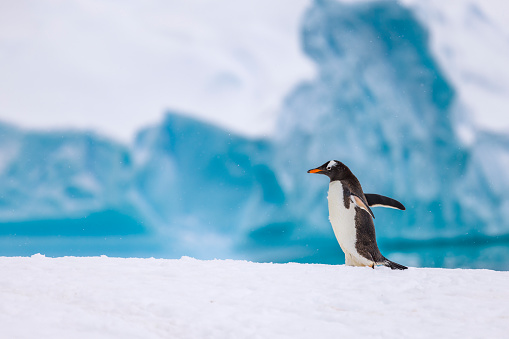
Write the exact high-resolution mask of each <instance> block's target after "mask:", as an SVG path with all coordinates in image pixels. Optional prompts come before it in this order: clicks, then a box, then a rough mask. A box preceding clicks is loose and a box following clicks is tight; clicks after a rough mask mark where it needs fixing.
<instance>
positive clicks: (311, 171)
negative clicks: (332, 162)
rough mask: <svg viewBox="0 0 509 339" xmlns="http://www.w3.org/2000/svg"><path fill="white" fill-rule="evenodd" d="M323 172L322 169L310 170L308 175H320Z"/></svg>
mask: <svg viewBox="0 0 509 339" xmlns="http://www.w3.org/2000/svg"><path fill="white" fill-rule="evenodd" d="M320 172H323V171H322V170H321V169H320V168H315V169H310V170H309V171H308V173H320Z"/></svg>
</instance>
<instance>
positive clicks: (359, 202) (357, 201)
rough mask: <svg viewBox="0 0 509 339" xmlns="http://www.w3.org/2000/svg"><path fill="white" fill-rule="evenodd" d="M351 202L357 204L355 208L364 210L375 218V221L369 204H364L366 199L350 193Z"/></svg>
mask: <svg viewBox="0 0 509 339" xmlns="http://www.w3.org/2000/svg"><path fill="white" fill-rule="evenodd" d="M350 200H351V201H352V202H353V203H354V204H355V206H357V207H359V208H362V209H363V210H365V211H366V212H368V213H369V214H370V215H371V216H372V217H373V219H375V215H374V214H373V212H372V211H371V208H369V206H368V204H366V202H364V199H362V198H361V197H359V196H357V195H355V194H353V193H351V192H350Z"/></svg>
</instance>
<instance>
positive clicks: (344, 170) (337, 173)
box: [308, 160, 353, 181]
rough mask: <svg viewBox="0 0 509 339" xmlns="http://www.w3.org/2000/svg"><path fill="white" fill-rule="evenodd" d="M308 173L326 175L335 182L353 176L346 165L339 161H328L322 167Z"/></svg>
mask: <svg viewBox="0 0 509 339" xmlns="http://www.w3.org/2000/svg"><path fill="white" fill-rule="evenodd" d="M308 173H317V174H324V175H326V176H328V177H329V178H330V180H331V181H334V180H344V179H347V178H348V177H350V176H352V175H353V174H352V172H351V171H350V169H349V168H348V167H346V165H345V164H343V163H342V162H341V161H338V160H331V161H327V162H326V163H325V164H323V165H322V166H320V167H317V168H314V169H310V170H309V171H308Z"/></svg>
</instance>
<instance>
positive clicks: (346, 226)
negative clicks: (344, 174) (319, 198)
mask: <svg viewBox="0 0 509 339" xmlns="http://www.w3.org/2000/svg"><path fill="white" fill-rule="evenodd" d="M327 199H328V200H329V220H330V222H331V224H332V229H333V230H334V234H335V235H336V239H337V240H338V242H339V246H341V249H342V250H343V252H345V256H346V259H347V261H349V257H352V256H353V257H358V256H359V255H358V253H357V249H356V247H355V244H356V241H357V228H356V227H355V213H356V211H355V205H354V204H352V203H350V202H348V204H347V205H348V206H349V208H346V207H345V203H344V201H343V199H344V194H343V184H342V183H341V181H332V182H331V183H330V184H329V193H328V196H327ZM348 199H349V198H348ZM347 264H348V263H347Z"/></svg>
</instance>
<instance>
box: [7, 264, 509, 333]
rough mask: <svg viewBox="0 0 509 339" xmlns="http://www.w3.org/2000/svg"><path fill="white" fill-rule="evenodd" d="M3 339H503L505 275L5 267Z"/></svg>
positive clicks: (278, 267)
mask: <svg viewBox="0 0 509 339" xmlns="http://www.w3.org/2000/svg"><path fill="white" fill-rule="evenodd" d="M0 269H1V271H2V274H1V275H0V300H2V302H1V303H0V307H1V310H0V328H1V330H0V331H1V334H2V335H1V336H2V337H4V338H34V337H38V338H356V337H362V338H371V337H376V338H432V337H436V338H503V337H505V338H507V333H508V331H509V289H507V286H509V272H495V271H488V270H446V269H423V268H418V269H409V270H407V271H391V270H389V269H385V268H377V269H375V270H372V269H368V268H354V267H345V266H328V265H303V264H258V263H251V262H245V261H233V260H227V261H220V260H215V261H200V260H195V259H191V258H182V259H180V260H166V259H117V258H107V257H95V258H75V257H66V258H57V259H53V258H46V257H44V256H41V255H35V256H32V257H30V258H26V257H25V258H22V257H16V258H6V257H3V258H0Z"/></svg>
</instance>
